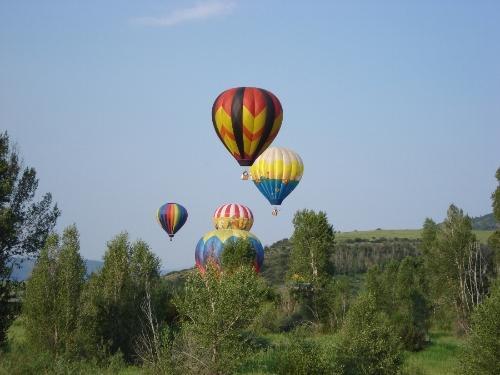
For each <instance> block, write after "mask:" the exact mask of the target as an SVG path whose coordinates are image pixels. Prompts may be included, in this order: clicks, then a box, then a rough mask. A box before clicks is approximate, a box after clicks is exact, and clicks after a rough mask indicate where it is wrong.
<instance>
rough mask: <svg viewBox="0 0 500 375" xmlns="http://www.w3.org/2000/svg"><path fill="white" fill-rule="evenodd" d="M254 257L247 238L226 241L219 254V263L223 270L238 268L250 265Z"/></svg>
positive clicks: (253, 251)
mask: <svg viewBox="0 0 500 375" xmlns="http://www.w3.org/2000/svg"><path fill="white" fill-rule="evenodd" d="M254 259H255V250H254V249H253V247H252V244H251V242H250V240H249V239H241V238H240V239H237V240H235V241H228V243H227V244H226V245H225V246H224V250H223V251H222V255H221V265H222V269H223V270H224V271H231V270H234V269H238V268H240V267H241V266H248V265H252V264H253V262H254Z"/></svg>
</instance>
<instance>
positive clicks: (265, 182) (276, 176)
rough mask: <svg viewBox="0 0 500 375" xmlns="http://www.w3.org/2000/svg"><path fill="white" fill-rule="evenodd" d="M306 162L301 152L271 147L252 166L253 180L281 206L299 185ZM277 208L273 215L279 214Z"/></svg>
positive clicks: (271, 199)
mask: <svg viewBox="0 0 500 375" xmlns="http://www.w3.org/2000/svg"><path fill="white" fill-rule="evenodd" d="M303 173H304V163H303V162H302V159H301V158H300V156H299V154H297V153H296V152H295V151H292V150H290V149H288V148H284V147H269V148H268V149H267V150H266V151H264V152H263V153H262V155H260V156H259V157H258V158H257V160H255V162H254V163H253V165H252V167H251V168H250V175H251V176H252V180H253V182H254V184H255V186H257V188H258V189H259V191H260V192H261V193H262V194H263V195H264V196H265V197H266V199H267V200H268V201H269V203H271V204H272V205H273V206H279V205H281V203H282V202H283V200H284V199H285V198H286V197H287V196H288V195H289V194H290V193H291V192H292V191H293V190H294V189H295V188H296V187H297V185H298V184H299V181H300V179H301V178H302V174H303ZM277 212H278V211H277V209H276V208H275V209H274V211H273V215H276V214H277Z"/></svg>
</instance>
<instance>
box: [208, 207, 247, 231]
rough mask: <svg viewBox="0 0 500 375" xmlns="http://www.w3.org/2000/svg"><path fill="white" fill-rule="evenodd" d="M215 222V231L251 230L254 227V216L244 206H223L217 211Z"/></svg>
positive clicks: (214, 217)
mask: <svg viewBox="0 0 500 375" xmlns="http://www.w3.org/2000/svg"><path fill="white" fill-rule="evenodd" d="M213 222H214V226H215V229H240V230H250V228H252V225H253V214H252V211H251V210H250V209H249V208H248V207H247V206H243V205H242V204H237V203H229V204H223V205H222V206H219V207H218V208H217V209H216V210H215V212H214V216H213Z"/></svg>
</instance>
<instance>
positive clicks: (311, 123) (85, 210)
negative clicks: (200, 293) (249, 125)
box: [0, 0, 500, 268]
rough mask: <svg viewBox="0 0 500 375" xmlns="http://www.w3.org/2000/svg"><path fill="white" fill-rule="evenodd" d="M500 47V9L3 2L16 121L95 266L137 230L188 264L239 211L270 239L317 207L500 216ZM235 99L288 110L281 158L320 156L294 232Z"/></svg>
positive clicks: (479, 4) (308, 176) (355, 213)
mask: <svg viewBox="0 0 500 375" xmlns="http://www.w3.org/2000/svg"><path fill="white" fill-rule="evenodd" d="M499 39H500V3H499V2H496V1H476V2H470V1H439V2H436V1H418V2H409V1H408V2H407V1H378V2H369V1H366V2H357V1H342V2H340V1H324V2H321V1H317V2H304V1H281V2H280V1H237V0H234V1H225V0H213V1H199V2H196V1H134V2H131V1H129V2H125V1H86V2H81V1H44V2H41V1H22V2H21V1H2V2H0V122H1V124H2V126H1V127H2V129H6V130H8V132H9V134H10V136H11V138H12V140H14V141H16V142H17V143H18V145H19V149H20V152H21V154H22V155H23V157H24V160H25V162H26V164H28V165H31V166H34V167H35V168H36V170H37V172H38V175H39V178H40V185H39V191H40V192H46V191H50V192H52V194H53V196H54V198H55V200H56V201H57V202H58V204H59V206H60V208H61V209H62V211H63V215H62V217H61V219H60V221H59V224H58V227H59V229H62V228H63V227H65V226H66V225H68V224H71V223H73V222H74V223H76V224H77V226H78V228H79V230H80V232H81V245H82V254H83V255H84V256H85V257H86V258H89V259H100V258H101V257H102V255H103V253H104V251H105V249H106V241H108V240H109V239H111V238H112V237H113V236H114V235H115V234H117V233H119V232H120V231H122V230H127V231H129V233H130V235H131V237H132V238H134V239H135V238H142V239H144V240H146V241H147V242H148V243H149V244H150V245H151V247H152V249H153V251H154V252H155V253H156V254H157V255H158V256H159V257H160V258H161V259H162V261H163V267H164V268H180V267H188V266H191V265H193V264H194V247H195V245H196V242H197V240H198V239H199V238H200V237H201V236H202V235H203V234H204V233H205V232H207V231H209V230H211V229H212V223H211V216H212V213H213V211H214V210H215V208H216V207H217V206H218V205H220V204H223V203H228V202H239V203H242V204H246V205H248V206H249V207H250V208H251V209H252V210H253V212H254V216H255V224H254V227H253V229H252V232H254V233H255V234H256V235H257V236H258V237H259V238H260V239H261V240H262V242H263V243H264V244H272V243H273V242H274V241H276V240H279V239H282V238H285V237H288V236H290V234H291V232H292V230H293V227H292V224H291V219H292V217H293V214H294V212H295V211H296V210H298V209H302V208H310V209H315V210H324V211H326V212H327V214H328V217H329V219H330V221H331V223H332V224H333V225H334V227H335V228H336V229H337V230H342V231H347V230H353V229H359V230H362V229H374V228H377V227H381V228H418V227H420V226H421V224H422V222H423V220H424V219H425V217H428V216H429V217H433V218H434V219H435V220H442V219H443V217H444V215H445V213H446V209H447V207H448V205H449V204H450V203H452V202H453V203H455V204H456V205H458V206H459V207H461V208H463V209H464V210H465V211H466V212H468V213H469V214H470V215H472V216H477V215H482V214H484V213H488V212H491V201H490V198H489V197H490V194H491V192H492V191H493V190H494V189H495V186H496V185H495V179H494V173H495V170H496V168H498V167H499V166H500V146H499V144H500V125H499V121H500V105H499V103H500V43H499V42H498V41H499ZM234 86H257V87H262V88H266V89H268V90H270V91H272V92H273V93H275V94H276V95H277V96H278V97H279V98H280V100H281V103H282V105H283V110H284V122H283V126H282V128H281V131H280V134H279V135H278V137H277V138H276V140H275V142H274V144H275V145H278V146H286V147H289V148H292V149H293V150H295V151H297V152H298V153H299V154H300V155H301V156H302V158H303V160H304V164H305V173H304V177H303V180H302V182H301V183H300V185H299V186H298V188H297V189H296V190H295V191H294V192H293V193H292V194H291V195H290V196H289V197H288V198H287V199H286V201H285V202H284V205H283V209H282V211H281V213H280V215H279V216H278V217H277V218H274V217H272V216H271V214H270V211H271V208H270V207H269V205H268V203H267V201H266V200H265V199H264V198H263V197H262V196H261V195H260V193H259V192H258V191H257V189H256V187H254V186H253V184H252V183H251V182H243V181H240V180H239V175H240V172H241V168H240V167H239V166H238V165H237V163H236V162H235V161H234V160H233V159H232V158H231V156H230V155H229V154H228V153H227V151H226V150H225V149H224V147H223V146H222V145H221V144H220V142H219V140H218V138H217V137H216V135H215V132H214V130H213V127H212V124H211V115H210V111H211V106H212V103H213V100H214V99H215V97H216V96H217V95H218V94H219V93H220V92H221V91H223V90H225V89H227V88H230V87H234ZM167 201H176V202H179V203H181V204H183V205H184V206H185V207H186V208H187V209H188V211H189V214H190V216H189V219H188V222H187V223H186V225H185V227H184V228H183V229H182V230H181V231H180V232H179V233H178V235H177V236H176V238H175V240H174V242H172V243H170V242H168V240H167V238H166V236H165V234H164V233H163V231H162V230H161V229H160V228H159V226H158V224H157V223H156V221H155V218H154V214H155V211H156V209H157V207H159V206H160V205H161V204H163V203H164V202H167Z"/></svg>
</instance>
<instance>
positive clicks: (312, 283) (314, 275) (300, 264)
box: [287, 210, 335, 322]
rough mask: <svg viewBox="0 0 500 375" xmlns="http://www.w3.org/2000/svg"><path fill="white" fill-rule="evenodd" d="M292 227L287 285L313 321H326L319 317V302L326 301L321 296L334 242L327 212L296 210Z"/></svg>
mask: <svg viewBox="0 0 500 375" xmlns="http://www.w3.org/2000/svg"><path fill="white" fill-rule="evenodd" d="M293 225H294V232H293V235H292V237H291V242H292V252H291V254H290V268H289V270H288V275H287V277H288V280H289V285H290V288H291V289H292V291H293V292H294V293H293V294H294V295H295V296H296V297H297V299H299V300H300V301H301V302H302V303H301V306H302V307H303V308H305V309H306V310H307V311H309V313H310V314H311V315H312V318H313V319H314V320H315V321H317V322H320V321H325V320H327V319H328V318H327V317H326V316H324V315H322V312H324V311H325V308H324V306H323V305H322V304H321V302H325V301H326V299H325V298H322V297H321V295H322V293H324V292H325V285H326V284H327V283H328V281H329V278H330V276H331V275H332V273H333V269H332V268H333V267H332V263H331V261H330V258H331V255H332V252H333V247H334V243H335V234H334V231H333V227H332V225H331V224H330V223H329V222H328V219H327V217H326V213H324V212H319V213H316V212H314V211H312V210H302V211H297V213H296V214H295V216H294V218H293Z"/></svg>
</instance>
